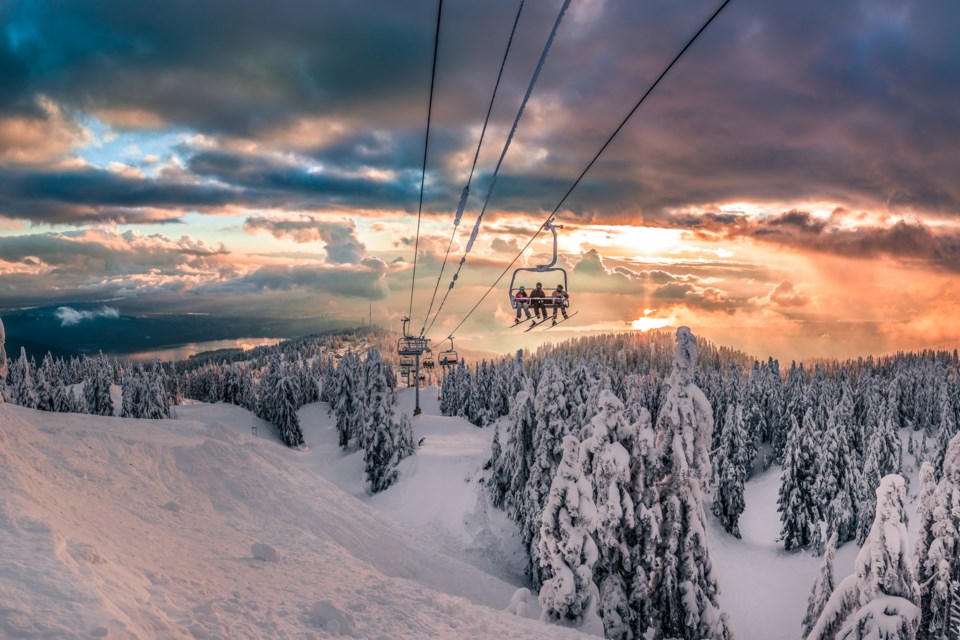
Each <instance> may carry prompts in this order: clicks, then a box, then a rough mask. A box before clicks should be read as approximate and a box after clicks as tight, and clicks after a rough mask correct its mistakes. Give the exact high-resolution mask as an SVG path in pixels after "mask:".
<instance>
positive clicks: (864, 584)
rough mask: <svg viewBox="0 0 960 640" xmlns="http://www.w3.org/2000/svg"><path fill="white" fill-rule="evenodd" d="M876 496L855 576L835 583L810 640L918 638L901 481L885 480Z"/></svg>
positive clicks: (915, 589)
mask: <svg viewBox="0 0 960 640" xmlns="http://www.w3.org/2000/svg"><path fill="white" fill-rule="evenodd" d="M876 496H877V507H876V515H875V518H874V521H873V524H872V526H871V528H870V534H869V535H868V536H867V539H866V541H865V543H864V545H863V548H861V549H860V553H859V554H858V555H857V560H856V562H855V564H854V574H853V575H851V576H847V577H846V578H845V579H844V580H843V581H841V582H840V584H839V585H837V588H836V589H835V590H834V592H833V594H832V595H831V596H830V599H829V600H828V601H827V604H826V606H825V607H824V609H823V612H822V613H821V614H820V618H819V619H818V620H817V623H816V625H814V628H813V630H812V631H811V632H810V635H809V636H808V640H828V639H831V640H832V639H833V638H837V639H843V640H867V639H868V638H891V639H892V638H901V639H904V640H909V639H912V638H915V637H916V629H917V626H918V624H919V620H920V609H919V607H918V606H917V603H919V601H920V593H919V587H918V586H917V583H916V580H915V579H914V575H913V569H912V566H911V561H910V553H909V547H908V539H907V527H906V524H905V519H906V515H905V513H904V500H905V498H906V485H905V483H904V481H903V478H901V477H900V476H897V475H888V476H886V477H884V478H883V479H882V480H881V482H880V486H879V487H878V488H877V491H876Z"/></svg>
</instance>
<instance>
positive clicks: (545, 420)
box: [520, 360, 570, 587]
mask: <svg viewBox="0 0 960 640" xmlns="http://www.w3.org/2000/svg"><path fill="white" fill-rule="evenodd" d="M566 406H567V403H566V394H565V386H564V381H563V374H562V372H561V371H560V368H559V367H558V366H557V363H556V362H555V361H553V360H547V361H546V362H544V365H543V371H542V373H541V375H540V381H539V383H538V384H537V393H536V396H535V398H534V402H533V407H534V421H535V427H534V431H533V438H532V442H531V450H532V457H531V463H530V473H529V476H528V478H527V482H526V485H525V486H524V493H523V501H524V503H525V504H524V506H523V507H522V508H521V509H520V511H521V513H522V514H523V518H524V521H523V522H522V523H521V524H520V527H521V534H522V536H523V541H524V544H525V545H526V547H527V548H528V549H529V550H530V563H529V565H528V570H529V573H530V579H531V581H532V582H533V584H534V586H536V587H539V585H540V584H541V582H542V581H543V575H542V573H541V570H542V567H543V566H544V565H543V564H542V563H541V562H540V557H539V554H540V540H539V538H540V530H541V526H540V521H541V515H542V513H543V507H544V505H545V504H546V502H547V496H548V495H549V494H550V484H551V482H552V481H553V477H554V476H555V475H556V469H557V467H558V466H559V464H560V456H561V454H562V449H561V444H562V442H563V438H564V436H566V435H568V434H569V433H570V426H569V425H568V424H567V419H568V416H567V415H566Z"/></svg>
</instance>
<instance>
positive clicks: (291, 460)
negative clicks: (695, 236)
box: [0, 405, 584, 639]
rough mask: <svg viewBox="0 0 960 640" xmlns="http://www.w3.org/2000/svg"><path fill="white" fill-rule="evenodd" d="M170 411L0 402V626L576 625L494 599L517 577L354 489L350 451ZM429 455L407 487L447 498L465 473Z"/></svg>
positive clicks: (423, 633) (345, 631) (8, 632)
mask: <svg viewBox="0 0 960 640" xmlns="http://www.w3.org/2000/svg"><path fill="white" fill-rule="evenodd" d="M311 411H315V412H317V413H318V414H322V413H323V411H322V409H319V408H316V407H314V408H311V407H307V408H305V409H304V413H305V415H304V418H305V422H306V421H307V419H308V418H309V416H310V412H311ZM178 416H179V419H177V420H162V421H147V420H124V419H120V418H103V417H94V416H83V415H66V414H49V413H41V412H37V411H32V410H27V409H22V408H19V407H15V406H10V405H3V406H0V548H2V549H3V553H2V554H0V637H4V638H18V637H21V638H90V637H119V638H133V637H135V638H224V639H236V638H327V637H334V636H336V635H338V634H341V635H344V636H352V637H358V638H427V637H437V638H466V637H473V638H485V637H498V638H501V637H502V638H538V637H541V638H542V637H556V638H573V637H584V636H582V635H581V634H578V633H576V632H574V631H572V630H567V629H559V628H555V627H550V628H547V627H545V626H543V625H541V624H540V623H538V622H536V621H534V620H525V619H520V618H517V617H514V616H512V615H511V614H509V613H506V612H504V611H502V609H503V608H505V607H506V606H507V604H508V602H509V600H510V598H511V596H512V595H513V593H514V591H515V589H516V585H514V584H510V583H508V582H505V581H504V580H501V579H499V578H497V577H495V576H492V575H490V574H489V573H486V572H483V571H481V570H479V569H476V568H474V567H473V566H471V565H469V564H467V563H465V562H462V561H461V560H459V559H456V558H454V557H452V556H451V555H449V554H447V553H445V552H444V550H443V547H441V546H440V545H438V544H437V543H436V542H435V540H434V539H432V538H431V537H430V536H427V535H425V534H423V533H421V530H420V529H418V528H412V527H411V526H410V524H409V523H410V522H413V521H414V520H416V519H417V518H422V519H424V520H423V521H424V522H426V521H427V520H429V518H430V515H429V513H430V511H429V510H428V509H427V508H426V507H425V506H424V508H422V509H420V510H419V511H418V513H417V514H412V515H411V516H410V517H411V520H409V521H408V522H406V523H404V522H402V521H398V519H396V518H395V517H393V516H391V515H389V512H390V511H391V509H389V508H385V509H384V511H386V513H385V512H384V511H381V510H379V509H378V508H377V506H381V505H373V504H369V503H370V502H373V501H371V500H369V499H367V498H366V497H365V496H364V497H363V498H362V499H358V498H357V497H356V495H351V493H359V494H360V495H364V494H363V492H362V490H361V487H360V483H359V481H357V479H356V478H350V473H349V469H350V466H351V465H354V467H353V468H354V470H357V471H359V468H360V467H359V462H357V460H356V459H355V458H357V456H356V454H354V455H352V456H349V455H348V456H340V455H339V454H338V453H337V452H335V451H333V450H332V449H330V448H329V446H328V445H326V444H324V443H323V442H318V443H317V444H316V446H315V447H313V448H310V449H309V450H307V451H305V452H294V451H291V450H288V449H286V448H284V447H283V446H282V445H280V444H279V443H278V442H276V441H275V440H274V439H273V438H272V437H263V436H264V434H269V428H268V426H267V425H265V424H263V423H259V421H258V420H256V419H255V418H253V417H252V416H251V415H250V414H249V413H247V412H246V411H243V410H241V409H238V408H236V407H231V406H227V405H188V406H184V407H179V408H178ZM437 419H438V420H440V419H439V418H437ZM423 422H424V423H425V422H427V420H424V421H423ZM254 424H258V427H259V434H260V436H261V437H260V438H258V439H255V438H254V437H253V435H252V432H251V426H252V425H254ZM325 424H328V423H325V422H323V421H318V422H316V423H314V424H313V425H312V427H311V429H312V431H311V433H312V436H318V437H322V436H323V431H324V429H326V428H327V427H325V426H324V425H325ZM470 429H473V428H472V427H470ZM466 430H467V428H466V427H464V429H463V431H466ZM432 439H433V440H435V441H437V442H436V443H435V444H437V445H438V446H440V442H439V441H440V440H441V437H439V436H438V437H435V438H432ZM454 440H456V438H454ZM430 441H431V437H430V435H428V436H427V443H429V442H430ZM465 442H469V439H465ZM427 443H425V444H427ZM453 446H455V445H453ZM465 446H466V445H465ZM430 451H431V449H429V448H428V447H426V446H425V447H424V452H423V455H422V457H420V458H419V459H417V458H415V459H413V460H411V461H409V462H408V463H407V465H408V466H407V468H406V471H407V472H408V475H409V476H410V478H409V482H410V483H417V482H420V483H423V484H424V485H428V484H438V485H440V487H439V490H440V492H441V493H442V494H443V495H459V494H457V493H453V494H447V492H446V487H444V486H443V485H453V484H454V483H460V484H466V483H464V482H463V474H462V473H461V474H460V476H459V477H457V478H445V479H443V482H439V480H440V475H442V472H441V471H438V470H432V471H426V470H425V469H424V468H427V467H431V466H433V465H432V464H431V462H430V459H431V457H432V456H433V455H434V454H431V453H430ZM447 453H448V454H449V456H450V457H452V458H453V461H452V462H450V464H451V465H452V467H451V468H454V467H456V466H457V463H456V459H457V458H458V454H457V453H456V452H453V451H448V452H447ZM435 454H436V457H437V458H441V459H442V458H444V457H447V455H446V454H444V453H443V452H442V451H437V452H435ZM471 455H472V454H471ZM338 457H339V460H335V458H338ZM461 459H463V458H462V457H461ZM331 461H333V462H334V463H335V464H333V465H327V464H326V463H328V462H331ZM418 463H419V464H420V466H421V468H422V469H424V471H423V473H427V474H430V473H434V474H436V475H434V476H433V477H434V478H435V479H436V482H434V481H431V480H424V479H421V478H419V476H420V475H421V471H418V470H417V469H416V466H417V464H418ZM441 463H442V460H439V461H438V465H440V464H441ZM463 464H466V463H463ZM322 466H327V467H329V468H325V469H324V471H325V472H327V473H331V474H333V476H334V477H337V476H338V474H342V475H339V477H340V478H341V479H343V481H344V483H345V484H351V483H352V484H353V489H354V490H353V491H346V492H345V491H343V490H341V489H340V488H338V487H337V486H336V485H335V484H333V483H331V482H330V481H329V480H327V479H326V478H325V477H324V475H323V474H322V473H320V469H319V468H318V467H322ZM348 479H349V481H348ZM395 492H396V495H397V496H398V503H397V504H395V505H394V506H393V509H394V512H396V509H400V508H401V507H399V506H398V505H399V503H406V504H409V505H411V506H416V505H417V504H420V505H423V502H422V501H421V502H418V501H416V500H413V499H412V498H411V497H410V495H409V493H410V492H411V487H405V486H404V485H403V484H401V485H399V486H397V487H396V488H395ZM405 493H406V494H407V495H406V497H404V494H405ZM377 500H378V501H384V499H383V498H378V499H377ZM385 502H389V501H385ZM383 506H385V505H383ZM401 510H402V509H401ZM440 511H442V509H440ZM440 511H437V510H434V513H439V512H440ZM466 529H467V525H464V530H466ZM255 545H261V546H260V547H256V548H255ZM274 552H277V553H278V554H279V555H280V556H281V558H280V561H279V562H272V561H270V560H269V558H270V557H271V556H273V555H274ZM255 556H258V557H262V558H268V559H266V560H264V559H258V558H257V557H255Z"/></svg>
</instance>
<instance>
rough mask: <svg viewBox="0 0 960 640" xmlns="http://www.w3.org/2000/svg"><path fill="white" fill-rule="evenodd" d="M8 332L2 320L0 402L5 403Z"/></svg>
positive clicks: (0, 324) (0, 332)
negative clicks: (5, 346) (5, 344)
mask: <svg viewBox="0 0 960 640" xmlns="http://www.w3.org/2000/svg"><path fill="white" fill-rule="evenodd" d="M6 339H7V334H6V330H5V329H4V328H3V320H0V404H3V393H4V391H5V387H6V383H7V352H6V350H5V349H4V343H5V342H6Z"/></svg>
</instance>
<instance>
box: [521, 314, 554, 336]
mask: <svg viewBox="0 0 960 640" xmlns="http://www.w3.org/2000/svg"><path fill="white" fill-rule="evenodd" d="M549 321H550V318H547V319H546V320H541V321H540V322H534V323H533V324H531V325H530V326H529V327H527V328H526V330H525V331H524V333H526V332H527V331H533V330H534V329H536V328H537V327H539V326H540V325H542V324H543V323H544V322H549Z"/></svg>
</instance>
